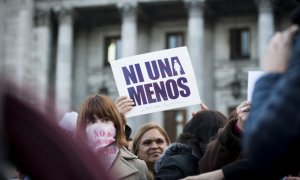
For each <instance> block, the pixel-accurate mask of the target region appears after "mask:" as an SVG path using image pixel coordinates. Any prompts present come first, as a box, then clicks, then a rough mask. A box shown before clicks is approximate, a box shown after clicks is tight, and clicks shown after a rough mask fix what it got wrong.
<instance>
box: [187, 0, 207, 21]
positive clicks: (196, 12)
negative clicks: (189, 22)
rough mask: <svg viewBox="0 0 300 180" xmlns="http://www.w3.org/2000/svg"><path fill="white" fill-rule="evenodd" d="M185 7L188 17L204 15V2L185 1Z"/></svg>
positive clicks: (202, 0)
mask: <svg viewBox="0 0 300 180" xmlns="http://www.w3.org/2000/svg"><path fill="white" fill-rule="evenodd" d="M184 3H185V7H186V8H187V9H188V11H189V16H191V17H193V16H202V15H203V13H204V7H205V0H185V1H184Z"/></svg>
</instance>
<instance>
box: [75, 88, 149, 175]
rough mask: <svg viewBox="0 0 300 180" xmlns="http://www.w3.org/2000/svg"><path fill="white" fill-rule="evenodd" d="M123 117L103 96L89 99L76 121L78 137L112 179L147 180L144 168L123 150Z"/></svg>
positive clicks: (124, 148)
mask: <svg viewBox="0 0 300 180" xmlns="http://www.w3.org/2000/svg"><path fill="white" fill-rule="evenodd" d="M124 125H125V121H124V118H122V117H121V114H120V113H119V111H118V109H117V107H116V105H115V104H114V102H113V101H112V100H111V99H109V98H108V97H107V96H104V95H97V94H96V95H92V96H89V97H88V98H87V99H86V100H85V102H84V103H83V104H82V106H81V108H80V112H79V115H78V119H77V134H76V136H77V137H78V138H83V139H84V140H86V141H87V142H88V144H89V146H90V147H91V148H92V149H93V151H94V152H95V153H96V155H97V157H99V159H101V161H102V162H104V165H105V167H106V169H107V170H108V172H109V173H110V174H112V175H113V177H114V178H115V179H147V174H148V171H147V166H146V164H145V162H144V161H141V160H139V159H138V158H137V156H135V155H134V154H132V153H131V152H129V151H128V150H127V148H126V147H127V141H126V138H125V133H124Z"/></svg>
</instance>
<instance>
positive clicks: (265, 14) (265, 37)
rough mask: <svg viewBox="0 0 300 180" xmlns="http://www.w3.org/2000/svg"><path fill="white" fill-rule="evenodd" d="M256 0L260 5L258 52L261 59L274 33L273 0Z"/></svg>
mask: <svg viewBox="0 0 300 180" xmlns="http://www.w3.org/2000/svg"><path fill="white" fill-rule="evenodd" d="M256 2H257V5H258V43H259V44H258V48H259V49H258V52H259V59H260V60H261V58H262V57H263V55H264V53H265V50H266V47H267V45H268V42H269V40H270V38H271V36H272V35H273V34H274V14H273V4H272V3H273V0H256ZM260 65H261V64H260Z"/></svg>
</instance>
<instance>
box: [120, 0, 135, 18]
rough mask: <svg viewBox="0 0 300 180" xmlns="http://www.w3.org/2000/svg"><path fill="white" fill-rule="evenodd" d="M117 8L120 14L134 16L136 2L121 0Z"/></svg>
mask: <svg viewBox="0 0 300 180" xmlns="http://www.w3.org/2000/svg"><path fill="white" fill-rule="evenodd" d="M118 8H119V9H120V11H121V13H122V16H123V17H124V16H127V17H128V16H129V17H135V16H136V14H137V10H138V4H137V2H136V1H135V0H134V1H122V2H121V3H119V4H118Z"/></svg>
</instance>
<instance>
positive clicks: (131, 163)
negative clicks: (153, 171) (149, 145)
mask: <svg viewBox="0 0 300 180" xmlns="http://www.w3.org/2000/svg"><path fill="white" fill-rule="evenodd" d="M109 174H110V175H111V177H112V178H113V179H126V180H137V179H139V180H147V179H148V177H147V175H148V169H147V166H146V163H145V162H144V161H143V160H140V159H138V157H137V156H136V155H134V154H132V153H131V152H129V151H128V150H127V149H126V148H124V147H122V148H121V149H120V151H119V154H118V155H117V157H116V160H115V161H114V162H113V164H112V167H111V168H110V169H109Z"/></svg>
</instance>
